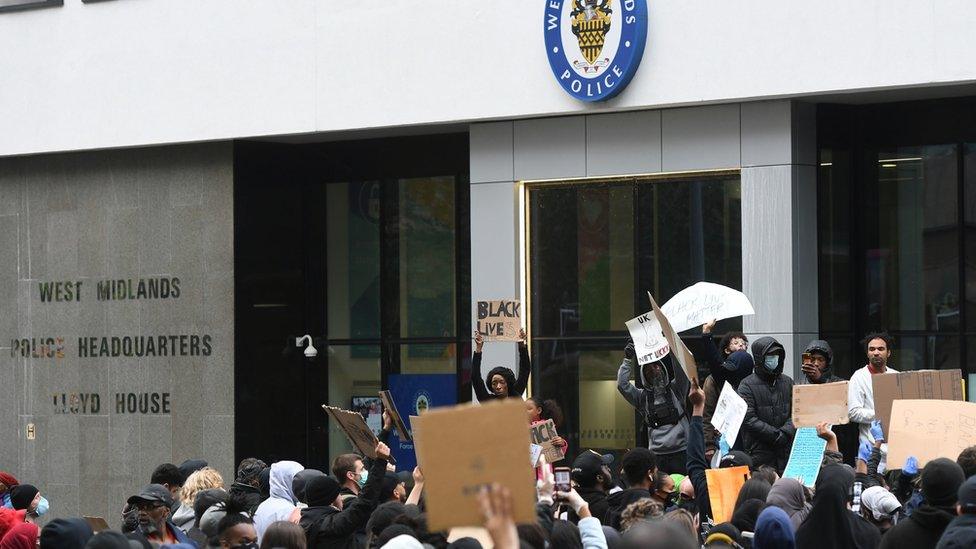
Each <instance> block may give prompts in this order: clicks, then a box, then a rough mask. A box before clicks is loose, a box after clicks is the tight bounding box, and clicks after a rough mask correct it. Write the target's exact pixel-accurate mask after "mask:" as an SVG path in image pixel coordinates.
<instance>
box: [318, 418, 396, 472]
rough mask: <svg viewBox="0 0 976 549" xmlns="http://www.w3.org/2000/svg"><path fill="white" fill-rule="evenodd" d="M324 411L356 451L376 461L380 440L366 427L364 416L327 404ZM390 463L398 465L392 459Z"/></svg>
mask: <svg viewBox="0 0 976 549" xmlns="http://www.w3.org/2000/svg"><path fill="white" fill-rule="evenodd" d="M322 409H323V410H325V413H327V414H329V417H331V418H332V419H333V420H335V422H336V424H337V425H338V426H339V428H340V429H342V432H343V433H345V434H346V436H347V437H349V442H351V443H352V445H353V446H354V447H355V448H356V451H358V452H359V453H360V454H362V455H364V456H366V457H368V458H371V459H376V443H377V442H379V439H377V438H376V435H374V434H373V430H372V429H370V428H369V425H366V420H365V419H363V415H362V414H359V413H356V412H350V411H349V410H343V409H342V408H336V407H335V406H328V405H325V404H323V405H322ZM390 463H394V464H395V463H396V462H395V461H394V460H393V458H392V457H391V458H390Z"/></svg>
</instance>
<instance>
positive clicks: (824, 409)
mask: <svg viewBox="0 0 976 549" xmlns="http://www.w3.org/2000/svg"><path fill="white" fill-rule="evenodd" d="M847 386H848V383H847V382H846V381H838V382H836V383H814V384H809V385H794V386H793V425H795V426H797V427H815V426H816V425H817V424H818V423H822V422H824V421H826V422H827V423H830V424H831V425H840V424H844V423H847V422H848V421H850V418H849V417H848V415H847V413H848V412H847Z"/></svg>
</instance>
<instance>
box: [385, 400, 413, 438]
mask: <svg viewBox="0 0 976 549" xmlns="http://www.w3.org/2000/svg"><path fill="white" fill-rule="evenodd" d="M380 398H381V399H382V400H383V409H384V410H386V413H388V414H390V419H392V420H393V428H394V429H396V431H397V436H399V437H400V440H406V441H412V440H413V438H412V436H411V435H410V431H409V430H408V429H407V426H406V425H404V424H403V417H402V416H400V411H399V410H397V407H396V403H395V402H393V396H392V395H390V392H389V391H380Z"/></svg>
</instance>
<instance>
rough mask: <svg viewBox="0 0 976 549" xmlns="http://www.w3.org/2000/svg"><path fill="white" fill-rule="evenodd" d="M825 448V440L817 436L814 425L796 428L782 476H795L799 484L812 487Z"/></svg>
mask: <svg viewBox="0 0 976 549" xmlns="http://www.w3.org/2000/svg"><path fill="white" fill-rule="evenodd" d="M826 449H827V441H826V440H824V439H822V438H820V437H819V436H817V429H816V427H800V428H799V429H797V430H796V436H795V437H793V448H792V449H791V450H790V460H789V461H788V462H787V463H786V469H785V470H784V471H783V478H795V479H796V480H798V481H800V484H802V485H804V486H806V487H808V488H813V487H814V485H815V484H816V483H817V476H818V475H819V474H820V464H821V463H822V462H823V456H824V451H826Z"/></svg>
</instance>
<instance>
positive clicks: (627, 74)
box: [543, 0, 647, 101]
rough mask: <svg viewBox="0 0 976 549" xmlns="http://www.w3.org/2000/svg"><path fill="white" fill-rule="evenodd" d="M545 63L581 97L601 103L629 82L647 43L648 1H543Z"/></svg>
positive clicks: (572, 92)
mask: <svg viewBox="0 0 976 549" xmlns="http://www.w3.org/2000/svg"><path fill="white" fill-rule="evenodd" d="M543 29H544V30H545V36H546V52H547V53H548V55H549V66H550V67H552V73H553V74H554V75H555V76H556V80H557V81H558V82H559V85H560V86H562V87H563V89H564V90H566V93H568V94H570V95H572V96H573V97H575V98H576V99H579V100H580V101H604V100H606V99H610V98H611V97H613V96H614V95H617V94H618V93H620V91H621V90H623V89H624V87H626V86H627V84H628V83H630V79H631V78H633V77H634V73H636V72H637V67H638V66H640V62H641V58H642V57H643V56H644V44H645V42H647V0H547V1H546V13H545V19H544V21H543Z"/></svg>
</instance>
